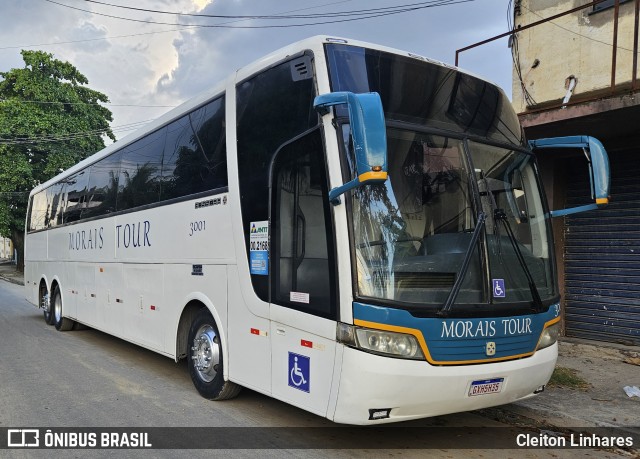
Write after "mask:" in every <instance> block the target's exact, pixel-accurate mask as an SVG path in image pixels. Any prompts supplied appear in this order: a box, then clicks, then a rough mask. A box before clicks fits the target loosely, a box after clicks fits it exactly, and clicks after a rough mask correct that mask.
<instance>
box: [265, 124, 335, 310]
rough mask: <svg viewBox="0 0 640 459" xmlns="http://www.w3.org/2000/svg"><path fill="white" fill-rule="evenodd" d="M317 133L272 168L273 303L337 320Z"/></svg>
mask: <svg viewBox="0 0 640 459" xmlns="http://www.w3.org/2000/svg"><path fill="white" fill-rule="evenodd" d="M323 157H324V155H323V147H322V140H321V138H320V135H319V131H318V130H316V131H314V132H312V133H310V134H307V135H306V136H304V137H303V138H301V139H298V140H296V141H294V142H292V143H290V144H288V145H285V146H284V147H283V148H282V149H281V150H280V151H279V152H278V153H277V156H276V158H275V162H274V165H273V177H272V187H273V199H274V202H273V206H272V209H273V214H272V229H273V231H274V237H273V239H272V244H273V247H272V254H273V292H274V295H273V298H272V301H273V302H274V303H277V304H280V305H283V306H288V307H292V308H294V309H299V310H302V311H305V312H310V313H312V314H316V315H320V316H323V317H329V318H333V317H335V306H334V305H335V298H334V287H333V285H334V270H333V266H334V263H333V260H332V254H333V250H332V249H330V244H332V241H333V239H332V237H331V236H330V235H331V234H332V233H331V224H330V210H329V201H328V199H327V196H328V190H327V179H326V174H325V168H324V162H323Z"/></svg>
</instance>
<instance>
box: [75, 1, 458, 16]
mask: <svg viewBox="0 0 640 459" xmlns="http://www.w3.org/2000/svg"><path fill="white" fill-rule="evenodd" d="M84 1H85V2H87V3H96V4H98V5H104V6H109V7H112V8H121V9H126V10H132V11H141V12H145V13H157V14H168V15H174V16H189V17H202V18H217V19H265V20H267V19H269V20H271V19H274V20H276V19H277V20H280V19H310V18H326V17H336V16H357V15H362V14H369V13H376V12H385V11H395V10H398V11H399V10H401V9H402V8H407V7H416V6H420V5H427V4H433V3H440V2H441V1H442V0H431V1H427V2H420V3H411V4H405V5H396V6H387V7H384V8H367V9H362V10H351V11H338V12H329V13H311V14H288V13H283V14H274V15H261V14H254V15H223V14H201V13H181V12H175V11H162V10H152V9H147V8H136V7H132V6H124V5H115V4H113V3H106V2H100V1H97V0H84ZM449 1H451V0H449ZM336 3H344V2H336Z"/></svg>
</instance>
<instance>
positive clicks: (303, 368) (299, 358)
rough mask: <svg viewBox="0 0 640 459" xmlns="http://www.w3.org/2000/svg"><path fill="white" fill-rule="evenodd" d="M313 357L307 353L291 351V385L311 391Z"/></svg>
mask: <svg viewBox="0 0 640 459" xmlns="http://www.w3.org/2000/svg"><path fill="white" fill-rule="evenodd" d="M310 367H311V359H310V358H309V357H307V356H305V355H300V354H296V353H294V352H289V386H290V387H293V388H295V389H299V390H301V391H304V392H309V385H310V384H309V383H310V381H309V380H310V376H309V370H310Z"/></svg>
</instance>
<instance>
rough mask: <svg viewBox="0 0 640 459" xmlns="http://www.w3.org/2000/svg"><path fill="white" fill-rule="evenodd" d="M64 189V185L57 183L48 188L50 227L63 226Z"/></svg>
mask: <svg viewBox="0 0 640 459" xmlns="http://www.w3.org/2000/svg"><path fill="white" fill-rule="evenodd" d="M63 189H64V185H63V184H62V183H57V184H55V185H52V186H50V187H49V188H47V207H48V210H49V212H48V220H49V222H48V225H49V226H50V227H54V226H58V225H61V224H62V211H63V205H64V200H63V197H64V195H63V193H62V192H63Z"/></svg>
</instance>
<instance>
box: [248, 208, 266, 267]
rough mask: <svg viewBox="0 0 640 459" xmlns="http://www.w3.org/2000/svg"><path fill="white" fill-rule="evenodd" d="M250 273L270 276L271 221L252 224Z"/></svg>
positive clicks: (250, 234) (250, 231)
mask: <svg viewBox="0 0 640 459" xmlns="http://www.w3.org/2000/svg"><path fill="white" fill-rule="evenodd" d="M249 271H250V272H251V274H256V275H259V276H268V275H269V221H268V220H265V221H261V222H251V226H250V229H249Z"/></svg>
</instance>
